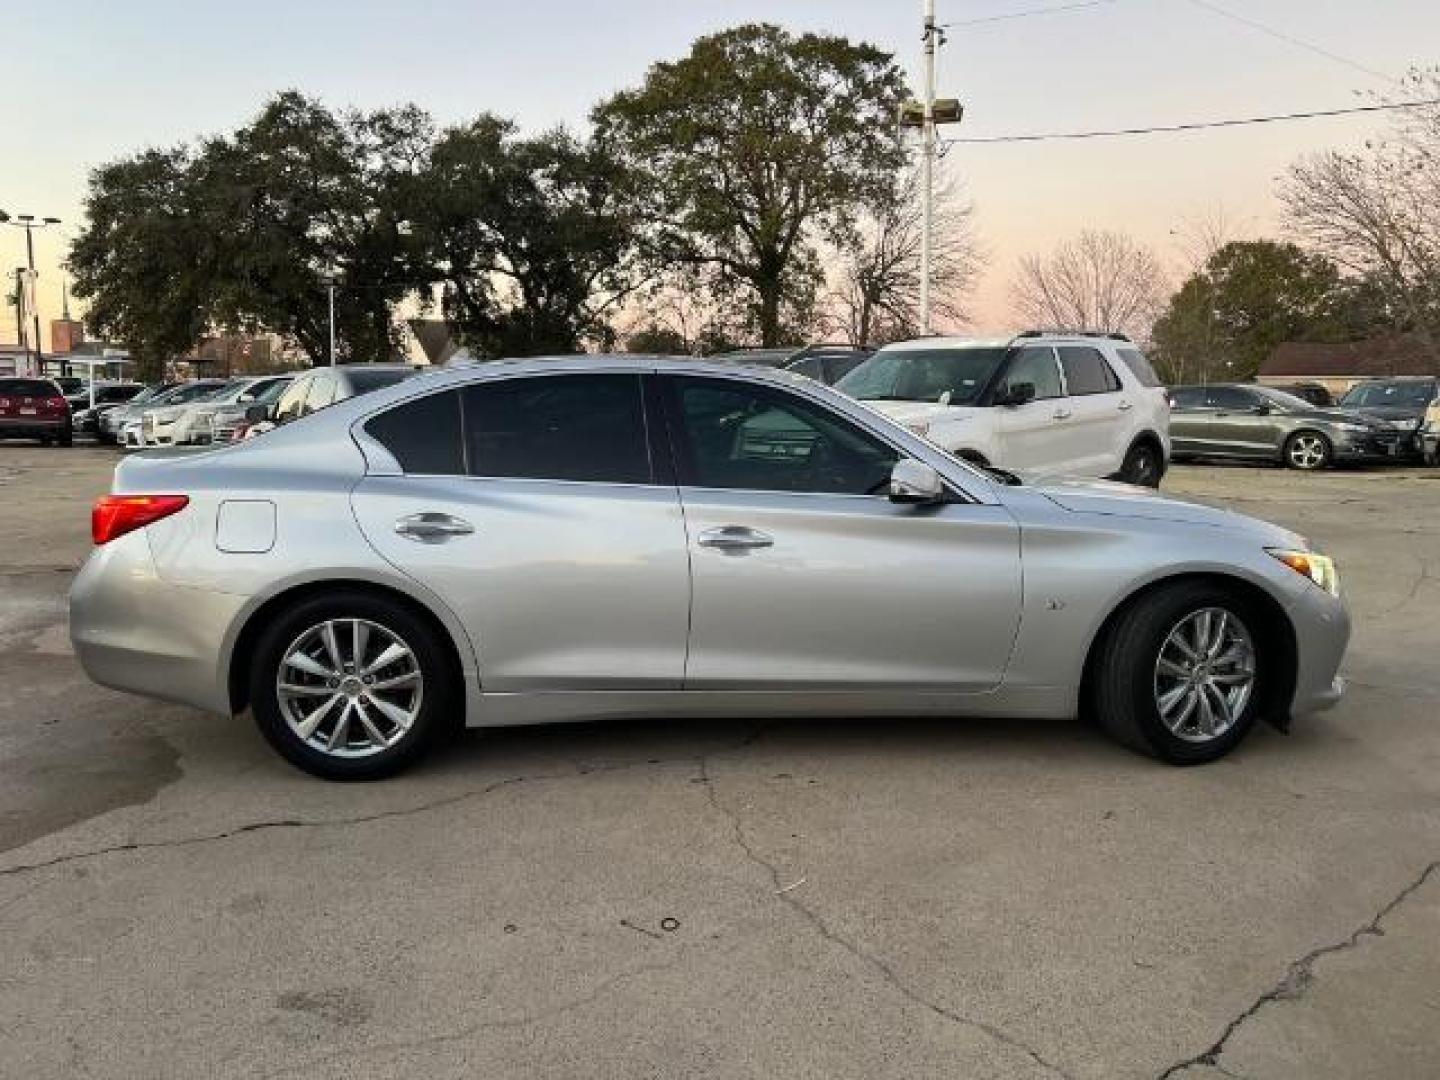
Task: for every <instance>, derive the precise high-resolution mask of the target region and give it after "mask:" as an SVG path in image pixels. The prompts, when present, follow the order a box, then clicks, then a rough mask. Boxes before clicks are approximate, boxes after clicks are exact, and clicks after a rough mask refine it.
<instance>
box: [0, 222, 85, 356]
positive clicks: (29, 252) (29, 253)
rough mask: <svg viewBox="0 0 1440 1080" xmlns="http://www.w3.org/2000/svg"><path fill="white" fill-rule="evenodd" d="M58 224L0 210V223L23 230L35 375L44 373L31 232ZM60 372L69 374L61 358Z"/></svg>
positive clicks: (43, 354) (43, 353) (33, 244)
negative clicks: (33, 334) (33, 325)
mask: <svg viewBox="0 0 1440 1080" xmlns="http://www.w3.org/2000/svg"><path fill="white" fill-rule="evenodd" d="M59 224H60V219H59V218H57V217H43V218H39V219H37V218H36V217H35V215H34V214H16V215H15V220H14V221H11V220H10V215H9V214H7V213H6V212H5V211H4V210H0V225H10V226H12V227H14V228H17V229H24V230H25V256H26V262H27V263H28V264H29V269H28V270H27V272H26V278H25V280H26V282H27V283H28V284H29V286H30V299H31V301H32V302H31V304H30V309H31V310H30V316H31V318H32V319H33V320H34V324H35V345H34V356H35V374H36V375H43V374H45V371H44V368H45V352H44V349H43V347H42V344H41V340H40V304H39V301H38V300H37V299H36V291H35V281H36V278H37V277H38V275H37V274H36V272H35V237H34V235H33V234H34V231H35V230H36V229H44V228H47V227H48V226H51V225H59ZM61 374H62V375H69V374H70V365H69V364H67V363H65V362H64V361H63V360H62V361H61Z"/></svg>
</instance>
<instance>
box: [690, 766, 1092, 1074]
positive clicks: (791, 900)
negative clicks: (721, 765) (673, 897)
mask: <svg viewBox="0 0 1440 1080" xmlns="http://www.w3.org/2000/svg"><path fill="white" fill-rule="evenodd" d="M699 765H700V775H699V781H700V783H702V784H704V786H705V794H706V797H707V798H708V799H709V800H710V805H711V806H712V807H713V808H714V809H715V811H716V812H717V813H718V814H720V816H721V817H723V818H724V819H725V820H726V821H727V822H728V823H729V826H730V835H731V838H732V840H733V841H734V843H735V846H736V847H738V848H739V849H740V850H741V852H743V853H744V855H745V858H746V859H748V860H749V861H750V862H751V863H753V864H754V865H756V866H758V867H760V868H761V869H762V870H764V871H765V873H766V874H767V875H768V876H769V878H770V882H771V884H772V886H773V891H774V895H775V899H777V900H779V901H780V902H781V903H782V904H785V905H786V906H787V907H789V908H791V909H792V910H793V911H795V912H796V913H797V914H799V915H800V917H801V918H803V919H804V920H805V921H806V922H808V923H809V924H810V926H811V927H812V928H813V929H814V930H815V932H816V933H818V934H819V935H820V937H821V938H823V939H824V940H825V941H828V942H830V943H831V944H833V945H835V946H837V947H839V948H840V949H843V950H844V951H845V952H847V953H849V954H850V955H851V956H853V957H854V958H855V959H856V960H859V961H860V962H861V963H862V964H865V965H866V966H867V967H869V968H871V969H872V970H874V971H875V972H876V973H877V974H878V975H879V976H880V977H881V978H882V979H884V980H885V982H886V983H888V984H889V985H890V987H891V988H892V989H893V990H894V991H895V992H896V993H898V994H899V995H900V996H901V997H903V998H905V999H906V1000H908V1001H910V1002H911V1003H913V1004H915V1005H918V1006H920V1007H921V1008H923V1009H926V1010H928V1011H929V1012H931V1013H933V1014H935V1015H936V1016H938V1017H940V1018H941V1019H944V1020H948V1021H950V1022H951V1023H954V1024H959V1025H961V1026H964V1027H968V1028H971V1029H973V1030H975V1031H979V1032H981V1033H983V1034H984V1035H987V1036H988V1037H989V1038H990V1039H992V1040H993V1041H995V1042H997V1043H1001V1044H1002V1045H1004V1046H1007V1047H1009V1048H1011V1049H1012V1050H1016V1051H1018V1052H1019V1053H1021V1054H1023V1055H1024V1056H1026V1057H1027V1058H1029V1059H1030V1060H1031V1061H1032V1062H1034V1063H1035V1064H1036V1065H1039V1066H1040V1067H1041V1068H1043V1069H1045V1070H1046V1071H1047V1072H1050V1073H1053V1074H1054V1075H1056V1076H1059V1077H1062V1078H1063V1080H1072V1077H1071V1075H1070V1074H1069V1073H1068V1072H1066V1071H1065V1070H1064V1069H1063V1068H1062V1067H1061V1066H1060V1065H1058V1064H1056V1063H1055V1062H1053V1061H1050V1060H1049V1059H1048V1058H1046V1057H1044V1056H1043V1055H1042V1054H1041V1053H1040V1052H1039V1051H1038V1050H1035V1049H1034V1048H1033V1047H1030V1046H1027V1045H1026V1044H1025V1043H1023V1042H1021V1041H1020V1040H1019V1039H1017V1038H1015V1037H1014V1036H1013V1035H1011V1034H1010V1033H1009V1032H1007V1031H1006V1030H1005V1029H1004V1028H1001V1027H1000V1026H999V1025H997V1024H992V1023H990V1022H989V1021H987V1020H981V1019H979V1018H978V1017H974V1016H969V1015H967V1014H965V1013H962V1012H957V1011H956V1010H954V1009H951V1008H947V1007H946V1006H944V1005H941V1004H940V1003H939V1002H936V1001H932V1000H931V999H930V998H928V997H926V996H925V995H924V994H922V993H921V992H920V991H919V990H917V989H915V988H914V987H913V986H911V985H910V984H909V983H907V982H906V981H905V979H904V978H903V977H902V976H901V975H900V973H899V972H898V971H896V970H895V968H894V967H892V966H891V965H890V964H889V963H888V962H887V961H886V960H884V959H882V958H881V957H879V956H876V955H875V954H873V953H870V952H866V951H865V950H864V949H862V948H861V947H860V946H859V945H858V944H857V943H856V942H854V941H851V940H850V939H849V938H847V937H845V936H844V935H842V934H841V933H839V932H838V931H837V930H835V929H834V927H832V926H831V925H830V924H829V923H828V922H826V921H825V917H824V916H823V915H821V914H820V913H819V912H817V911H816V910H815V909H813V908H811V907H809V906H808V905H806V904H805V903H804V902H803V901H802V900H800V899H799V897H798V895H797V893H796V892H795V891H794V890H793V889H787V888H786V887H785V885H784V883H783V882H782V880H781V876H780V869H779V867H777V866H776V865H775V864H774V863H772V862H770V861H769V860H768V859H766V858H765V857H764V856H763V855H761V854H760V852H759V851H758V850H757V849H756V848H755V846H754V845H753V844H751V843H750V841H749V839H748V838H747V837H746V835H745V826H744V823H743V822H742V821H741V819H740V814H739V813H738V812H736V811H735V810H732V809H731V808H730V807H728V806H726V805H725V803H724V802H723V801H722V800H721V798H720V795H719V792H718V791H717V790H716V788H717V785H716V784H715V780H714V777H712V776H711V775H710V762H709V756H708V755H706V756H703V757H701V758H700V763H699Z"/></svg>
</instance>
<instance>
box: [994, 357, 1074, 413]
mask: <svg viewBox="0 0 1440 1080" xmlns="http://www.w3.org/2000/svg"><path fill="white" fill-rule="evenodd" d="M1021 383H1030V384H1031V385H1032V386H1034V387H1035V397H1034V398H1033V400H1035V401H1046V400H1048V399H1050V398H1059V397H1064V396H1065V392H1064V390H1063V389H1062V388H1061V386H1060V369H1059V368H1058V367H1056V366H1055V350H1054V349H1051V348H1049V347H1048V346H1046V347H1044V348H1035V347H1033V346H1032V347H1031V348H1028V349H1021V350H1020V353H1019V355H1018V356H1016V357H1015V359H1014V360H1012V361H1011V362H1010V370H1009V371H1007V372H1006V373H1005V379H1004V381H1003V382H1002V384H1001V390H1002V392H1008V391H1010V390H1012V389H1013V388H1015V387H1016V386H1019V385H1020V384H1021Z"/></svg>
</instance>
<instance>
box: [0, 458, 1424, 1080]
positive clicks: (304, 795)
mask: <svg viewBox="0 0 1440 1080" xmlns="http://www.w3.org/2000/svg"><path fill="white" fill-rule="evenodd" d="M112 463H113V455H112V454H111V453H109V452H108V451H105V450H102V449H100V448H95V447H77V448H75V449H74V450H72V451H60V450H41V449H39V448H34V449H32V448H25V447H20V446H16V445H6V446H0V1076H4V1077H12V1076H13V1077H23V1078H26V1080H35V1078H43V1077H67V1078H68V1077H83V1076H97V1077H145V1078H155V1077H187V1078H188V1077H194V1076H206V1077H283V1076H303V1077H307V1078H310V1077H318V1078H326V1077H409V1076H426V1077H428V1078H437V1080H438V1078H449V1077H462V1076H465V1077H469V1076H483V1077H496V1076H505V1077H510V1076H514V1077H572V1076H573V1077H587V1078H591V1077H694V1076H705V1077H726V1078H730V1077H735V1078H739V1077H747V1078H748V1077H756V1078H759V1077H766V1078H770V1077H779V1076H784V1077H825V1078H834V1077H865V1078H871V1077H896V1078H900V1077H903V1078H907V1080H908V1078H916V1077H946V1078H954V1077H965V1078H983V1077H1021V1078H1028V1077H1073V1078H1094V1080H1102V1078H1103V1080H1111V1078H1118V1077H1136V1078H1146V1080H1158V1078H1161V1077H1165V1078H1183V1080H1205V1078H1211V1077H1220V1076H1240V1077H1247V1078H1251V1080H1269V1078H1276V1080H1280V1078H1297V1080H1298V1078H1307V1080H1313V1078H1325V1077H1371V1076H1375V1077H1386V1078H1406V1077H1433V1076H1435V1075H1436V1074H1437V1071H1440V1065H1437V1062H1440V1023H1437V1021H1440V865H1437V860H1440V779H1437V778H1440V730H1437V718H1440V662H1437V656H1440V618H1437V612H1440V471H1436V470H1430V471H1428V472H1427V471H1424V470H1418V469H1417V470H1388V471H1367V472H1337V473H1327V474H1324V475H1318V476H1296V475H1294V474H1290V473H1285V472H1282V471H1280V470H1276V469H1265V468H1247V467H1218V468H1209V467H1206V468H1196V467H1185V468H1178V469H1177V470H1176V471H1175V472H1174V473H1173V474H1172V476H1171V477H1170V478H1169V479H1167V482H1166V487H1167V488H1168V489H1169V490H1170V491H1172V492H1175V493H1178V494H1182V495H1186V496H1190V497H1195V498H1199V499H1202V500H1205V501H1211V502H1215V503H1219V504H1223V505H1229V506H1233V507H1234V508H1236V509H1239V510H1241V511H1244V512H1249V513H1253V514H1257V515H1260V516H1264V517H1268V518H1270V519H1272V520H1275V521H1278V522H1281V523H1283V524H1285V525H1287V526H1290V527H1292V528H1295V529H1297V530H1298V531H1300V532H1302V533H1304V534H1306V535H1308V536H1309V537H1311V538H1312V539H1313V540H1314V541H1315V542H1316V543H1317V544H1319V545H1320V546H1321V547H1322V548H1323V549H1325V550H1328V551H1330V552H1331V553H1333V554H1334V555H1335V556H1336V557H1337V558H1338V559H1339V561H1340V566H1341V573H1342V578H1343V580H1344V582H1345V586H1346V590H1347V593H1348V596H1349V598H1350V602H1351V606H1352V610H1353V613H1354V615H1355V621H1356V632H1355V639H1354V643H1353V645H1352V649H1351V653H1350V657H1349V661H1348V663H1347V674H1348V675H1349V676H1350V677H1351V678H1352V680H1353V683H1352V688H1351V691H1350V694H1349V695H1348V696H1347V698H1346V700H1345V701H1344V702H1343V703H1342V704H1341V705H1340V707H1338V708H1337V709H1335V710H1334V711H1332V712H1330V713H1327V714H1324V715H1322V716H1317V717H1311V718H1306V719H1303V720H1301V721H1299V722H1298V723H1297V724H1296V726H1295V729H1294V731H1293V733H1292V734H1290V735H1288V736H1287V735H1282V734H1280V733H1278V732H1276V731H1273V730H1271V729H1269V728H1264V729H1262V730H1259V731H1257V732H1256V733H1255V734H1254V735H1253V736H1252V737H1251V739H1249V740H1248V741H1247V743H1246V744H1245V745H1244V746H1243V747H1242V748H1241V749H1240V750H1239V751H1238V752H1237V753H1236V754H1234V755H1233V756H1232V757H1230V758H1229V759H1227V760H1225V761H1223V762H1221V763H1218V764H1216V765H1212V766H1209V767H1206V768H1200V769H1190V770H1175V769H1169V768H1165V767H1162V766H1159V765H1156V764H1154V763H1152V762H1149V761H1146V760H1144V759H1141V758H1138V757H1134V756H1132V755H1130V754H1127V753H1126V752H1124V751H1122V750H1120V749H1118V748H1116V747H1114V746H1112V745H1111V744H1110V743H1108V742H1106V741H1105V740H1104V739H1102V738H1100V737H1099V736H1098V735H1096V734H1094V733H1092V732H1090V731H1088V730H1087V729H1085V728H1084V727H1082V726H1080V725H1078V724H1070V723H1036V722H1001V721H933V720H930V721H901V722H896V721H843V720H835V721H826V722H805V723H796V722H777V723H774V724H764V725H759V726H753V725H749V724H744V723H740V722H733V723H732V722H720V721H706V722H689V721H687V722H679V721H676V722H673V723H662V722H647V723H607V724H599V725H580V726H569V727H551V728H537V729H528V730H512V731H503V732H488V733H471V734H469V735H466V736H465V737H463V738H461V739H460V740H458V741H457V742H456V743H455V744H454V745H453V746H451V747H450V748H449V749H448V750H447V751H446V752H444V753H442V754H440V755H437V756H436V757H434V758H432V759H431V760H430V761H429V762H428V763H426V764H425V765H424V766H423V767H421V768H419V769H417V770H415V771H413V772H410V773H408V774H406V775H405V776H403V777H401V778H399V779H397V780H394V781H390V782H387V783H383V784H370V785H333V784H325V783H323V782H320V781H317V780H313V779H311V778H308V777H306V776H304V775H302V774H300V773H298V772H295V771H294V770H292V769H290V768H289V767H288V766H286V765H285V764H284V763H283V762H282V761H281V760H280V759H279V758H277V757H276V756H275V755H274V754H273V753H271V752H270V751H269V750H268V748H267V747H265V746H264V745H263V744H262V742H261V740H260V738H259V737H258V735H257V734H256V733H255V732H254V730H253V728H252V727H251V725H250V723H249V722H248V719H246V718H238V719H234V720H225V719H220V718H216V717H208V716H203V715H201V714H198V713H196V712H193V711H191V710H188V709H185V708H180V707H175V706H168V705H160V704H154V703H150V702H146V701H142V700H139V699H134V698H128V697H125V696H123V695H120V694H115V693H111V692H109V691H106V690H102V689H100V688H99V687H95V686H92V685H91V684H90V683H88V682H87V681H86V680H85V678H84V676H83V675H82V674H81V673H80V671H79V668H78V667H77V665H76V663H75V661H74V658H73V656H71V655H70V651H69V646H68V640H67V634H66V627H65V606H64V593H65V589H66V587H67V585H68V583H69V579H70V574H71V573H72V572H73V569H74V568H75V567H76V566H77V565H78V564H79V562H80V561H81V560H82V559H83V558H84V556H85V553H86V551H87V549H88V535H87V530H88V511H87V503H88V500H89V499H90V498H91V497H92V496H94V495H95V494H98V493H99V492H101V491H102V490H104V488H105V487H106V485H107V484H108V480H109V470H110V466H111V464H112Z"/></svg>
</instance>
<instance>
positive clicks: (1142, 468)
mask: <svg viewBox="0 0 1440 1080" xmlns="http://www.w3.org/2000/svg"><path fill="white" fill-rule="evenodd" d="M1116 475H1117V476H1118V477H1119V478H1120V479H1121V480H1123V481H1124V482H1125V483H1127V484H1137V485H1139V486H1140V487H1152V488H1154V487H1159V486H1160V480H1161V478H1162V477H1164V475H1165V455H1164V454H1163V453H1161V451H1160V448H1159V447H1158V446H1156V445H1155V444H1154V443H1152V442H1148V441H1146V442H1137V443H1136V444H1135V445H1134V446H1132V447H1130V450H1129V452H1128V453H1127V454H1126V455H1125V461H1124V462H1123V463H1122V464H1121V466H1120V471H1119V472H1118V473H1117V474H1116Z"/></svg>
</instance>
